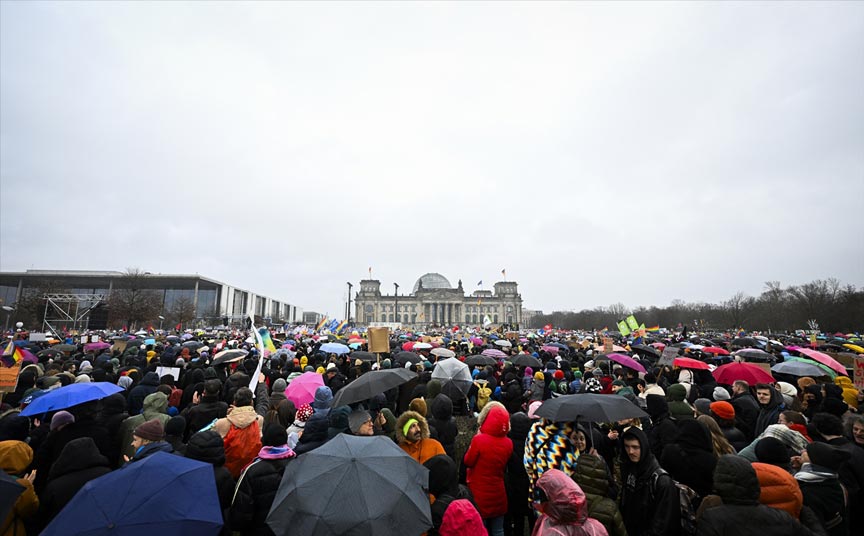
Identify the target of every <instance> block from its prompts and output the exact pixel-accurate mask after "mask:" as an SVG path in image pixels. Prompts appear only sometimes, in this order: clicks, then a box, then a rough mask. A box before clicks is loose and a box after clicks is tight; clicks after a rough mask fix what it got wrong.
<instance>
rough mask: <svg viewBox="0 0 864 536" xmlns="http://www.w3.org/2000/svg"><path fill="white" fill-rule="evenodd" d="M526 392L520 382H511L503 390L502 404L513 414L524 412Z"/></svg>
mask: <svg viewBox="0 0 864 536" xmlns="http://www.w3.org/2000/svg"><path fill="white" fill-rule="evenodd" d="M523 393H524V391H523V390H522V384H521V383H519V380H511V381H509V382H507V383H506V384H505V385H504V386H503V387H502V388H501V403H502V404H504V407H505V408H507V411H508V412H510V413H511V414H513V413H517V412H519V411H522V402H523V401H524V400H525V399H524V398H523V397H522V394H523Z"/></svg>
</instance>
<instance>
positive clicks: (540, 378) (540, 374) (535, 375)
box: [534, 371, 546, 382]
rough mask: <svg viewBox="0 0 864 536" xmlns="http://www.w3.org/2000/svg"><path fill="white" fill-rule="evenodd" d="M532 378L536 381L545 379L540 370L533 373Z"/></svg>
mask: <svg viewBox="0 0 864 536" xmlns="http://www.w3.org/2000/svg"><path fill="white" fill-rule="evenodd" d="M534 379H535V380H537V381H538V382H542V381H544V380H545V379H546V377H545V376H543V373H542V372H540V371H537V372H535V373H534Z"/></svg>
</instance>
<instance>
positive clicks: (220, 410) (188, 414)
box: [181, 394, 228, 441]
mask: <svg viewBox="0 0 864 536" xmlns="http://www.w3.org/2000/svg"><path fill="white" fill-rule="evenodd" d="M181 414H182V415H183V417H185V418H186V435H185V437H184V439H186V440H187V441H188V440H189V437H191V436H192V434H194V433H195V432H197V431H198V430H200V429H202V428H204V427H205V426H207V425H208V424H210V423H211V422H213V421H214V420H215V419H221V418H223V417H225V416H226V415H227V414H228V404H227V403H225V402H222V401H221V400H219V396H218V395H212V396H208V395H206V394H205V395H203V396H202V397H201V401H200V402H199V403H198V404H196V405H194V406H189V407H188V408H186V409H185V410H183V412H182V413H181Z"/></svg>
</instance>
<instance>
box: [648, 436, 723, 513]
mask: <svg viewBox="0 0 864 536" xmlns="http://www.w3.org/2000/svg"><path fill="white" fill-rule="evenodd" d="M660 465H662V466H663V468H664V469H666V470H667V471H669V474H670V475H672V478H674V479H675V480H677V481H678V482H680V483H682V484H686V485H687V486H690V487H691V488H692V489H693V491H695V492H696V493H698V494H699V496H700V497H704V496H706V495H708V494H709V493H711V491H712V488H713V482H714V467H715V466H716V465H717V458H715V457H714V451H713V446H712V442H711V432H710V431H708V428H707V427H706V426H705V425H704V424H702V423H700V422H698V421H690V420H686V421H682V422H681V425H680V427H679V430H678V437H677V438H676V439H675V442H674V443H672V444H669V445H666V448H664V449H663V455H662V456H661V457H660ZM694 506H698V505H694Z"/></svg>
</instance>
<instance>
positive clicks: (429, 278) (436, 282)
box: [412, 272, 453, 294]
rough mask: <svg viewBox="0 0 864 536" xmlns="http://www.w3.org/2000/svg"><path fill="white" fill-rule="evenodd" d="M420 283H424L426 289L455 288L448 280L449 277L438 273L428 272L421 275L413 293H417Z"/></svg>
mask: <svg viewBox="0 0 864 536" xmlns="http://www.w3.org/2000/svg"><path fill="white" fill-rule="evenodd" d="M420 283H423V288H424V289H430V288H453V287H452V286H451V285H450V281H447V278H446V277H444V276H443V275H441V274H436V273H434V272H433V273H428V274H425V275H423V276H421V277H420V279H418V280H417V282H416V283H414V290H413V291H412V293H413V294H416V293H417V290H418V289H419V288H420Z"/></svg>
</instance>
